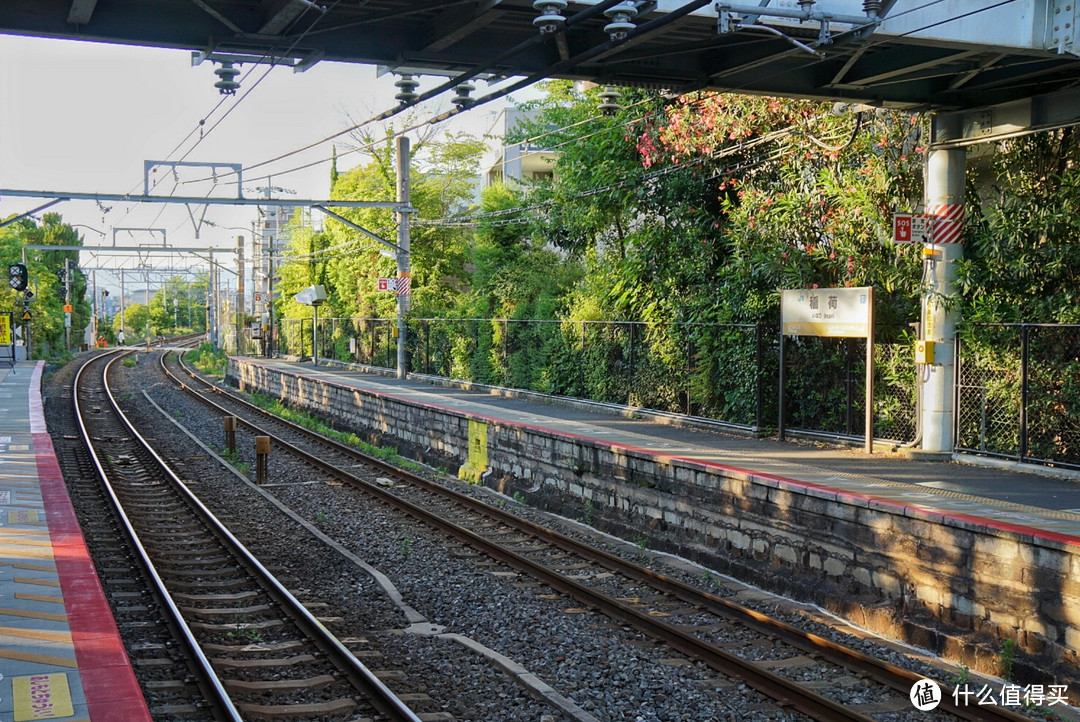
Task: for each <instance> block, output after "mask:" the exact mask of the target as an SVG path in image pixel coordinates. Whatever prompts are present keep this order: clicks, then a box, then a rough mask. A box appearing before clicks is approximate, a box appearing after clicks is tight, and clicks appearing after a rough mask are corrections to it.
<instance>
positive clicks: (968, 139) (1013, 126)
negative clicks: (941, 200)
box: [938, 88, 1080, 149]
mask: <svg viewBox="0 0 1080 722" xmlns="http://www.w3.org/2000/svg"><path fill="white" fill-rule="evenodd" d="M942 116H943V117H945V118H958V119H959V129H960V132H959V133H958V134H957V135H956V137H955V138H951V139H950V140H949V141H948V142H945V143H939V144H938V145H940V147H942V148H946V149H948V148H960V147H963V146H967V145H974V144H976V143H986V142H989V141H995V140H1002V139H1004V138H1015V137H1017V136H1021V135H1029V134H1031V133H1035V132H1038V131H1041V130H1054V129H1057V128H1067V127H1070V126H1076V125H1080V88H1072V89H1070V90H1062V91H1059V92H1057V93H1049V94H1047V95H1041V96H1037V97H1034V98H1027V99H1024V100H1016V101H1013V102H1011V103H1000V104H998V105H992V106H988V107H985V108H977V109H975V110H965V111H959V112H956V113H943V114H942Z"/></svg>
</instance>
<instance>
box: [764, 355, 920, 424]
mask: <svg viewBox="0 0 1080 722" xmlns="http://www.w3.org/2000/svg"><path fill="white" fill-rule="evenodd" d="M912 343H913V341H912V339H909V338H906V337H902V338H900V339H898V340H897V341H895V342H892V343H875V344H874V438H876V439H888V440H891V441H900V442H906V441H911V440H912V439H914V438H915V435H916V433H917V426H918V424H917V421H918V420H917V418H916V414H917V408H918V398H917V386H916V378H915V364H914V349H913V347H912ZM785 354H786V359H785V375H786V383H785V395H784V405H785V407H786V412H787V413H786V419H785V426H786V427H787V428H789V429H792V430H796V431H803V432H814V433H826V434H830V435H835V436H837V437H850V438H852V439H855V438H864V437H865V435H866V339H862V338H819V337H816V336H797V337H794V338H790V339H788V340H787V341H786V343H785ZM772 388H773V389H774V390H775V393H776V394H778V393H779V390H778V389H776V384H773V385H772ZM776 413H778V412H776V411H774V412H773V414H774V416H773V418H775V417H776V416H775V414H776Z"/></svg>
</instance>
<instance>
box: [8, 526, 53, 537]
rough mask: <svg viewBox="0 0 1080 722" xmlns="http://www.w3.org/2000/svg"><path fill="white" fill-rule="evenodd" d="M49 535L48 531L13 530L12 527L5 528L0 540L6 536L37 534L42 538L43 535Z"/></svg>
mask: <svg viewBox="0 0 1080 722" xmlns="http://www.w3.org/2000/svg"><path fill="white" fill-rule="evenodd" d="M48 533H49V532H48V530H47V529H11V528H10V527H5V528H4V533H3V534H0V538H3V537H5V536H7V535H8V534H15V535H19V534H37V535H38V536H41V535H42V534H48Z"/></svg>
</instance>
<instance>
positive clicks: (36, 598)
mask: <svg viewBox="0 0 1080 722" xmlns="http://www.w3.org/2000/svg"><path fill="white" fill-rule="evenodd" d="M15 598H16V599H25V600H27V601H29V602H49V603H50V604H63V603H64V598H63V597H54V596H51V595H49V594H27V593H26V592H15Z"/></svg>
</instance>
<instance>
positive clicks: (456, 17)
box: [421, 0, 502, 53]
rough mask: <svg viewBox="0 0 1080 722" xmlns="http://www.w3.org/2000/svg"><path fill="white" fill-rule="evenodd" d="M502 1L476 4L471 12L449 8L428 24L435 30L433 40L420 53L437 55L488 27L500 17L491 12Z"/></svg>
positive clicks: (499, 14)
mask: <svg viewBox="0 0 1080 722" xmlns="http://www.w3.org/2000/svg"><path fill="white" fill-rule="evenodd" d="M501 2H502V0H482V2H478V3H476V6H475V7H474V8H473V10H472V12H471V13H469V12H462V10H461V9H460V8H449V9H447V10H446V11H445V12H444V13H443V14H442V15H440V16H438V17H436V18H435V19H434V20H432V22H431V23H430V24H429V26H430V27H432V28H435V30H436V33H437V34H435V33H433V36H434V39H433V40H431V42H429V43H428V44H427V45H426V46H424V48H423V50H422V51H421V52H425V53H437V52H441V51H443V50H446V49H447V48H449V47H450V46H451V45H454V44H455V43H457V42H460V41H461V40H464V39H465V38H467V37H469V36H470V35H472V34H473V32H475V31H476V30H477V29H479V28H482V27H484V26H486V25H490V24H491V23H492V22H494V21H495V20H496V19H497V18H498V17H500V16H501V15H502V13H499V12H494V13H493V12H491V10H492V8H494V7H495V6H496V5H498V4H499V3H501Z"/></svg>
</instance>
